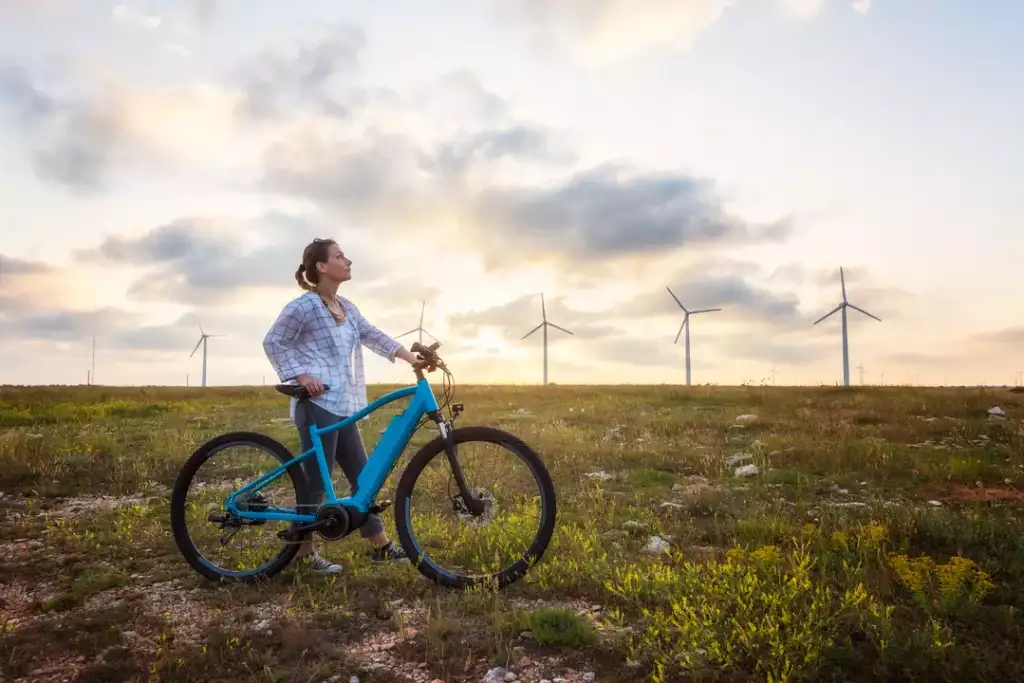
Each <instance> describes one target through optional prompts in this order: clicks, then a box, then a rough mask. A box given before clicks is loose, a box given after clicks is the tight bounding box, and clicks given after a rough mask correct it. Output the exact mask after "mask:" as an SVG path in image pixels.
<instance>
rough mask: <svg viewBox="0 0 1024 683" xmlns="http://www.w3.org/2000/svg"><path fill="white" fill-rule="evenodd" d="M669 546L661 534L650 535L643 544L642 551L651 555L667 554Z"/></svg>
mask: <svg viewBox="0 0 1024 683" xmlns="http://www.w3.org/2000/svg"><path fill="white" fill-rule="evenodd" d="M669 548H670V546H669V544H668V541H666V540H665V539H664V538H662V537H661V536H651V538H650V540H648V541H647V545H645V546H644V552H645V553H650V554H651V555H667V554H668V552H669Z"/></svg>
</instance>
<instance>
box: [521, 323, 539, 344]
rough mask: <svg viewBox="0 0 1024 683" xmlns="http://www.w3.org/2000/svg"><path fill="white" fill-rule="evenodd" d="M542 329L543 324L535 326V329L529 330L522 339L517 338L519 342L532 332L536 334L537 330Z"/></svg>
mask: <svg viewBox="0 0 1024 683" xmlns="http://www.w3.org/2000/svg"><path fill="white" fill-rule="evenodd" d="M542 327H544V323H541V324H540V325H537V327H535V328H533V329H532V330H530V331H529V332H527V333H526V334H524V335H523V336H522V337H520V338H519V341H523V340H524V339H526V338H527V337H529V336H530V335H531V334H533V333H534V332H536V331H537V330H539V329H540V328H542Z"/></svg>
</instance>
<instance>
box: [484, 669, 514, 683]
mask: <svg viewBox="0 0 1024 683" xmlns="http://www.w3.org/2000/svg"><path fill="white" fill-rule="evenodd" d="M506 673H508V672H507V671H505V667H502V666H496V667H494V668H493V669H491V670H490V671H488V672H487V675H486V676H484V678H483V680H482V681H481V683H498V682H499V681H504V680H505V674H506Z"/></svg>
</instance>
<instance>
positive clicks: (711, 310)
mask: <svg viewBox="0 0 1024 683" xmlns="http://www.w3.org/2000/svg"><path fill="white" fill-rule="evenodd" d="M720 310H722V309H721V308H702V309H700V310H697V311H690V315H693V314H694V313H714V312H715V311H720Z"/></svg>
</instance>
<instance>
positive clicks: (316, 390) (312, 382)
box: [295, 373, 324, 396]
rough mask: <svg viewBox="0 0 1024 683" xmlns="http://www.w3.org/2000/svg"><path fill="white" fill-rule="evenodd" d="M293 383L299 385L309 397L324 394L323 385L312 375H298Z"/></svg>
mask: <svg viewBox="0 0 1024 683" xmlns="http://www.w3.org/2000/svg"><path fill="white" fill-rule="evenodd" d="M295 381H296V382H298V383H299V384H301V385H302V386H303V388H304V389H305V390H306V391H308V392H309V395H310V396H319V395H320V394H322V393H324V383H323V382H321V381H320V380H319V379H317V378H316V377H313V376H312V375H307V374H305V373H303V374H301V375H298V376H297V377H296V378H295Z"/></svg>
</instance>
